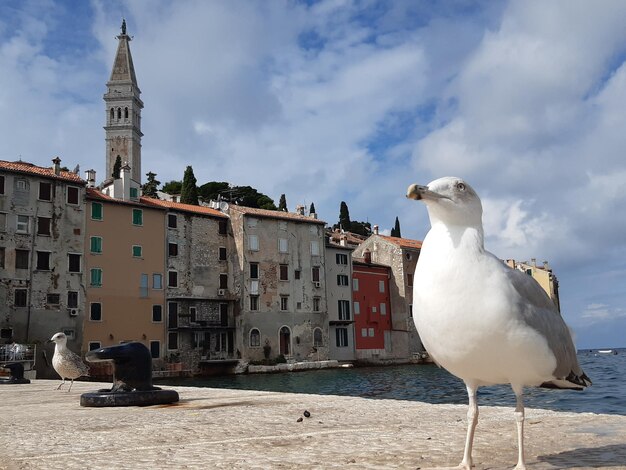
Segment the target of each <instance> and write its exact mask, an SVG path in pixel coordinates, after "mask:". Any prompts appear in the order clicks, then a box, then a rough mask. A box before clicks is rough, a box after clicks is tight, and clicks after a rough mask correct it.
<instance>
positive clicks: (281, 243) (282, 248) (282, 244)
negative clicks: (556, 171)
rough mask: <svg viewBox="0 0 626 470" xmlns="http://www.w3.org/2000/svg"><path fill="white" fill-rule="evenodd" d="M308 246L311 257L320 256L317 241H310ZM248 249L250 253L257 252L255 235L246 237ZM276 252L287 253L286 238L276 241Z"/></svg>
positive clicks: (257, 242) (256, 237) (287, 241)
mask: <svg viewBox="0 0 626 470" xmlns="http://www.w3.org/2000/svg"><path fill="white" fill-rule="evenodd" d="M309 246H310V251H311V256H319V255H320V244H319V242H318V241H317V240H311V242H310V245H309ZM248 249H249V250H250V251H259V236H258V235H255V234H250V235H248ZM278 252H279V253H289V239H287V238H279V239H278Z"/></svg>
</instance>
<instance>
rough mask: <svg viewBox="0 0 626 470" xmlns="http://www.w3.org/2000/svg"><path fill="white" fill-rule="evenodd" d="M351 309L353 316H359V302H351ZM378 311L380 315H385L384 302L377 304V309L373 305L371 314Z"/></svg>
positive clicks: (385, 306)
mask: <svg viewBox="0 0 626 470" xmlns="http://www.w3.org/2000/svg"><path fill="white" fill-rule="evenodd" d="M352 307H353V308H354V314H355V315H359V314H360V313H361V305H360V304H359V302H353V303H352ZM379 308H380V310H379ZM379 311H380V314H381V315H387V304H386V303H384V302H381V303H380V304H379V307H376V306H375V305H374V306H372V313H377V312H379Z"/></svg>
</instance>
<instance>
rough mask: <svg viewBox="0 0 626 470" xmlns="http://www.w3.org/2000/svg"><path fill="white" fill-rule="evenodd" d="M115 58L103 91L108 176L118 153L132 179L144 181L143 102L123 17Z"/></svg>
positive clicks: (138, 181)
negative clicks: (142, 148) (129, 171)
mask: <svg viewBox="0 0 626 470" xmlns="http://www.w3.org/2000/svg"><path fill="white" fill-rule="evenodd" d="M117 40H118V45H117V52H116V54H115V60H114V61H113V68H112V70H111V76H110V78H109V81H108V82H107V84H106V86H107V92H106V93H105V94H104V102H105V107H106V125H105V126H104V130H105V134H106V137H105V141H106V171H107V174H106V175H105V177H106V179H110V178H112V175H113V166H114V165H115V161H116V159H117V157H118V156H119V157H120V159H121V160H122V163H128V165H129V166H130V168H131V179H132V180H134V181H135V182H136V183H138V184H141V137H142V136H143V133H142V132H141V110H142V109H143V102H142V101H141V98H140V97H139V96H140V95H141V90H140V89H139V86H138V85H137V76H136V75H135V66H134V64H133V57H132V55H131V53H130V45H129V43H130V41H131V40H132V37H131V36H129V35H128V34H126V20H125V19H122V26H121V34H120V35H119V36H117Z"/></svg>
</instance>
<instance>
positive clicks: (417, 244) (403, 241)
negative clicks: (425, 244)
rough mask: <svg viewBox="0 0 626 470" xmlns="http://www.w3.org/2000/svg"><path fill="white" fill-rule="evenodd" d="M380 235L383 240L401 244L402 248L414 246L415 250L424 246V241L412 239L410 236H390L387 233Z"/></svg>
mask: <svg viewBox="0 0 626 470" xmlns="http://www.w3.org/2000/svg"><path fill="white" fill-rule="evenodd" d="M378 236H379V237H380V238H382V239H383V240H386V241H388V242H390V243H393V244H394V245H397V246H399V247H400V248H412V249H414V250H419V249H420V248H422V242H421V241H419V240H411V239H410V238H398V237H389V236H387V235H378Z"/></svg>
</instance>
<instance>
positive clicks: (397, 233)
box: [391, 216, 402, 238]
mask: <svg viewBox="0 0 626 470" xmlns="http://www.w3.org/2000/svg"><path fill="white" fill-rule="evenodd" d="M391 236H392V237H397V238H402V235H401V234H400V220H398V216H396V226H395V227H394V228H392V229H391Z"/></svg>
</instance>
